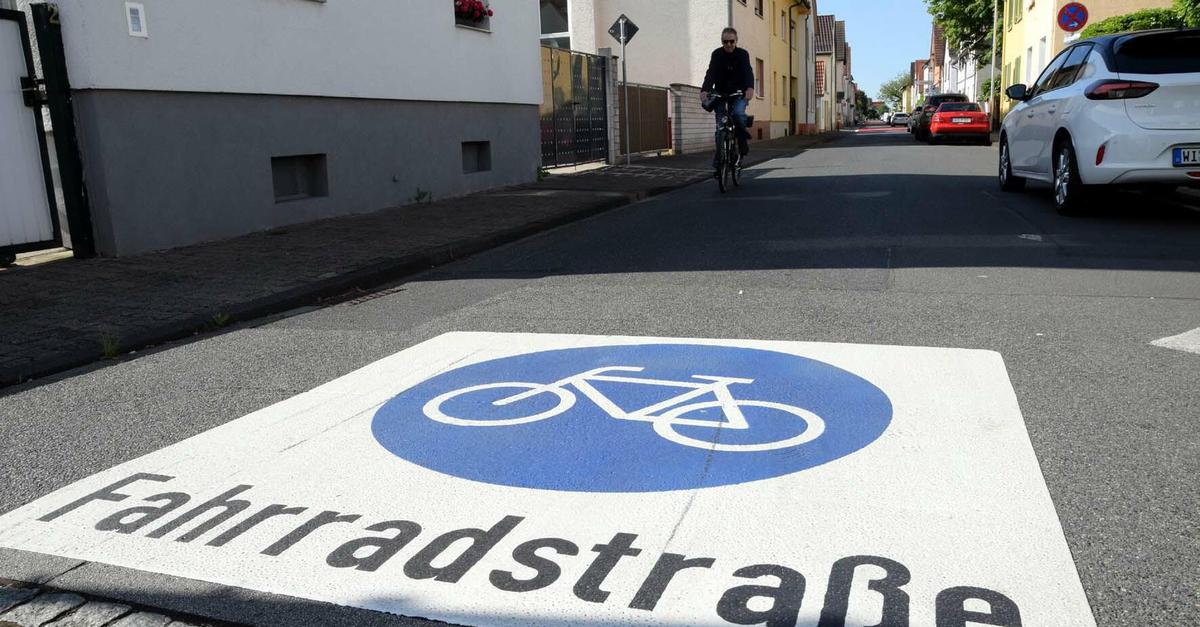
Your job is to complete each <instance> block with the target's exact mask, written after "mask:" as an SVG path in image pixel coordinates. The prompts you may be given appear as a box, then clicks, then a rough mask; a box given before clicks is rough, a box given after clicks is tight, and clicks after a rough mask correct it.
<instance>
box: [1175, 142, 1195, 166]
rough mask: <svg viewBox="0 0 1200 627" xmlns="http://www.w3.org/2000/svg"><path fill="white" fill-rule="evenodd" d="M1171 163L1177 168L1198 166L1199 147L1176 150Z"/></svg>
mask: <svg viewBox="0 0 1200 627" xmlns="http://www.w3.org/2000/svg"><path fill="white" fill-rule="evenodd" d="M1171 163H1173V164H1174V165H1175V167H1177V168H1183V167H1188V166H1194V165H1200V146H1189V147H1187V148H1176V149H1175V155H1174V156H1173V157H1172V158H1171Z"/></svg>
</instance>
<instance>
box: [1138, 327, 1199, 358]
mask: <svg viewBox="0 0 1200 627" xmlns="http://www.w3.org/2000/svg"><path fill="white" fill-rule="evenodd" d="M1150 343H1151V344H1153V345H1154V346H1161V347H1162V348H1170V349H1172V350H1177V351H1184V352H1185V353H1196V354H1197V355H1200V328H1195V329H1192V330H1191V331H1188V332H1187V333H1180V334H1179V335H1172V336H1171V337H1164V338H1163V339H1161V340H1154V341H1153V342H1150Z"/></svg>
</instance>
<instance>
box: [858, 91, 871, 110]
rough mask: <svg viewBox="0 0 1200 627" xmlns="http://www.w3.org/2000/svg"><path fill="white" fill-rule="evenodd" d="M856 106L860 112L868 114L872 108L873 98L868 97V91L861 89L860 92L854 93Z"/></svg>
mask: <svg viewBox="0 0 1200 627" xmlns="http://www.w3.org/2000/svg"><path fill="white" fill-rule="evenodd" d="M854 107H855V109H856V110H857V111H858V112H859V113H860V114H862V115H866V114H867V111H868V110H869V109H870V108H871V99H870V98H869V97H867V92H865V91H863V90H861V89H860V90H858V93H856V94H854Z"/></svg>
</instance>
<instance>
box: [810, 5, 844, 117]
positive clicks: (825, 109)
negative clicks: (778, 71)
mask: <svg viewBox="0 0 1200 627" xmlns="http://www.w3.org/2000/svg"><path fill="white" fill-rule="evenodd" d="M836 21H837V18H836V17H835V16H833V15H818V16H817V20H816V24H817V27H816V42H815V44H814V48H813V50H814V52H815V53H816V55H815V58H816V61H815V65H816V72H815V74H816V84H817V90H816V91H817V128H818V129H819V130H820V131H821V132H823V133H827V132H831V131H836V130H837V129H838V126H837V92H838V81H837V71H838V70H837V60H836V55H834V41H835V36H834V31H835V30H836V25H835V23H836Z"/></svg>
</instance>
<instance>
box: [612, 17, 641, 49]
mask: <svg viewBox="0 0 1200 627" xmlns="http://www.w3.org/2000/svg"><path fill="white" fill-rule="evenodd" d="M622 23H624V25H625V36H624V38H623V39H622V37H621V24H622ZM637 32H638V27H637V24H634V23H633V20H631V19H629V18H628V17H625V14H624V13H622V14H621V17H619V18H617V21H615V22H613V25H612V26H610V27H608V34H609V35H612V36H613V39H616V40H617V41H619V42H621V43H622V44H627V43H629V42H630V41H633V36H634V35H636V34H637Z"/></svg>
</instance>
